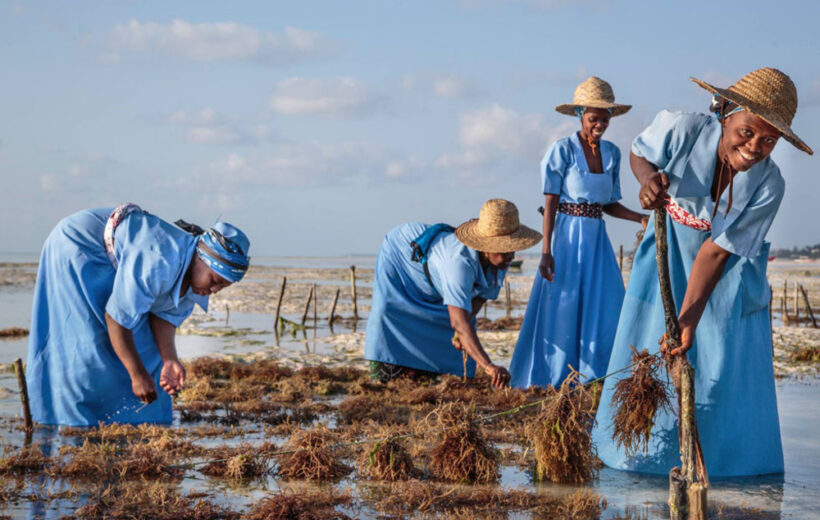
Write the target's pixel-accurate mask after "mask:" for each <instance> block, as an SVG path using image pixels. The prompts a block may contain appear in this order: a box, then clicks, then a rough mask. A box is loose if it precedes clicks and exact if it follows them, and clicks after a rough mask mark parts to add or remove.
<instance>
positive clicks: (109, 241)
mask: <svg viewBox="0 0 820 520" xmlns="http://www.w3.org/2000/svg"><path fill="white" fill-rule="evenodd" d="M135 211H139V212H140V213H145V212H144V211H143V210H142V208H140V207H139V206H137V205H136V204H132V203H130V202H128V203H126V204H120V205H119V206H117V207H116V208H114V211H112V212H111V215H110V216H109V217H108V221H107V222H106V223H105V231H104V232H103V244H105V252H106V253H107V254H108V260H110V261H111V265H112V266H114V269H116V268H117V257H116V255H115V254H114V231H115V230H116V229H117V226H119V225H120V222H122V221H123V219H124V218H125V217H127V216H128V215H130V214H131V213H133V212H135Z"/></svg>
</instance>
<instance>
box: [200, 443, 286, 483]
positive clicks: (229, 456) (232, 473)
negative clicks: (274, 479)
mask: <svg viewBox="0 0 820 520" xmlns="http://www.w3.org/2000/svg"><path fill="white" fill-rule="evenodd" d="M274 450H276V445H275V444H273V443H268V442H266V443H264V444H262V445H261V446H252V445H249V444H241V445H239V446H236V447H218V448H213V449H211V450H210V452H209V456H211V457H213V460H212V461H211V462H209V463H208V464H206V465H205V466H204V467H202V469H200V471H201V472H202V473H204V474H205V475H209V476H212V477H226V478H230V479H234V480H241V479H248V478H255V477H261V476H264V475H267V474H269V473H270V472H271V469H272V468H271V464H270V456H269V455H267V454H268V453H270V452H273V451H274Z"/></svg>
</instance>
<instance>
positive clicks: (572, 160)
mask: <svg viewBox="0 0 820 520" xmlns="http://www.w3.org/2000/svg"><path fill="white" fill-rule="evenodd" d="M600 150H601V163H602V165H603V170H604V172H603V173H600V174H596V173H590V172H589V167H588V166H587V164H586V158H585V157H584V151H583V148H582V147H581V142H580V141H579V138H578V135H577V134H573V135H572V136H570V137H566V138H564V139H561V140H560V141H556V142H555V143H553V144H552V146H550V148H549V150H547V153H546V155H545V156H544V159H543V160H542V161H541V179H542V183H543V192H544V193H545V194H549V193H552V194H558V195H560V198H559V199H560V202H570V203H575V204H577V203H582V202H586V203H589V204H602V205H606V204H610V203H613V202H617V201H618V200H620V198H621V188H620V178H619V168H620V160H621V153H620V151H619V150H618V147H617V146H615V145H614V144H612V143H611V142H609V141H603V140H602V141H601V144H600ZM552 254H553V258H554V260H555V279H554V281H552V282H550V281H548V280H546V279H545V278H544V277H542V276H541V273H540V272H536V274H535V280H533V284H532V292H531V293H530V301H529V304H528V305H527V310H526V312H525V314H524V322H523V323H522V325H521V332H520V334H519V336H518V342H517V343H516V345H515V352H514V353H513V358H512V362H511V363H510V375H511V376H512V379H511V381H510V384H511V385H512V386H513V387H516V388H527V387H530V386H533V385H537V386H547V385H553V386H556V387H557V386H559V385H560V384H561V383H562V382H563V381H564V379H566V377H567V376H568V375H569V371H570V370H569V366H572V367H573V368H574V369H575V370H578V371H579V372H580V373H581V375H582V376H583V378H584V379H585V380H589V379H595V378H598V377H601V376H602V375H604V374H605V373H606V368H607V365H608V363H609V354H610V351H611V349H612V341H613V339H614V338H615V328H616V326H617V324H618V314H619V313H620V311H621V302H622V301H623V296H624V282H623V278H622V277H621V272H620V270H619V269H618V263H617V262H616V260H615V254H614V253H613V251H612V244H611V243H610V241H609V236H608V235H607V233H606V225H605V224H604V221H603V219H600V218H590V217H581V216H572V215H568V214H565V213H561V212H557V213H556V214H555V226H554V228H553V232H552Z"/></svg>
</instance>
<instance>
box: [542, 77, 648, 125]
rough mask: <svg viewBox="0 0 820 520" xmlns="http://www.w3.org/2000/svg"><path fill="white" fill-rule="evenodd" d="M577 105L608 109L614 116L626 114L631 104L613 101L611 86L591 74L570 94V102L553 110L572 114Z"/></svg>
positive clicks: (613, 94)
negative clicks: (620, 103)
mask: <svg viewBox="0 0 820 520" xmlns="http://www.w3.org/2000/svg"><path fill="white" fill-rule="evenodd" d="M579 107H587V108H603V109H608V110H610V111H611V113H612V116H613V117H615V116H619V115H621V114H626V113H627V112H628V111H629V109H630V108H632V105H619V104H618V103H615V93H614V92H612V86H611V85H610V84H609V83H607V82H606V81H604V80H602V79H601V78H596V77H595V76H591V77H590V78H589V79H587V80H586V81H584V82H583V83H581V84H580V85H578V87H576V89H575V94H574V95H573V96H572V103H565V104H563V105H558V106H557V107H555V110H556V111H557V112H560V113H561V114H565V115H568V116H574V115H575V109H576V108H579Z"/></svg>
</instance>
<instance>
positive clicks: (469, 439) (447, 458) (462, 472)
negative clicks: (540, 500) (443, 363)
mask: <svg viewBox="0 0 820 520" xmlns="http://www.w3.org/2000/svg"><path fill="white" fill-rule="evenodd" d="M427 424H429V425H431V426H432V427H434V428H436V429H439V430H442V433H441V434H440V440H439V441H438V443H437V444H436V445H435V446H434V447H433V450H432V452H431V453H430V471H431V473H432V474H433V475H434V476H435V477H436V478H438V479H441V480H445V481H451V482H465V483H489V482H496V481H497V480H498V470H499V453H498V450H496V449H495V448H494V447H492V446H491V445H490V444H489V443H488V442H487V440H486V439H485V437H484V432H483V430H482V428H481V426H480V425H479V424H478V423H477V422H476V414H475V409H474V408H472V407H469V406H467V405H464V404H461V403H447V404H443V405H441V406H439V407H438V408H437V409H436V410H435V411H434V412H433V413H432V414H431V415H430V417H429V418H428V420H427Z"/></svg>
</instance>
